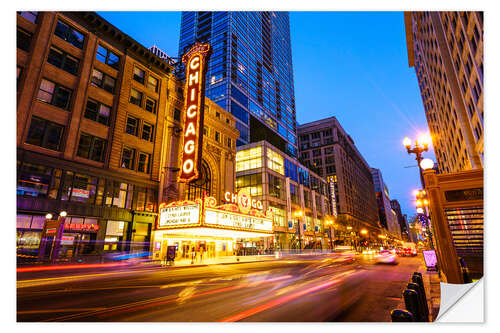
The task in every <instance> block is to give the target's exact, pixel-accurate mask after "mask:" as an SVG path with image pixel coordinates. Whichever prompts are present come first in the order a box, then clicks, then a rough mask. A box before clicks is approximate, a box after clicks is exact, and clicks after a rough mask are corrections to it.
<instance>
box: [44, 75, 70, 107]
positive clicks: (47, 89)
mask: <svg viewBox="0 0 500 333" xmlns="http://www.w3.org/2000/svg"><path fill="white" fill-rule="evenodd" d="M70 99H71V90H70V89H68V88H65V87H63V86H61V85H59V84H56V83H54V82H51V81H49V80H45V79H43V80H42V82H41V83H40V90H39V91H38V100H39V101H42V102H45V103H48V104H52V105H54V106H57V107H59V108H61V109H65V110H67V109H68V107H69V102H70Z"/></svg>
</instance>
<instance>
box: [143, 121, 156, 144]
mask: <svg viewBox="0 0 500 333" xmlns="http://www.w3.org/2000/svg"><path fill="white" fill-rule="evenodd" d="M153 133H154V126H153V125H151V124H148V123H146V122H143V123H142V139H143V140H146V141H150V142H153Z"/></svg>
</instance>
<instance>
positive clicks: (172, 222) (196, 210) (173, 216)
mask: <svg viewBox="0 0 500 333" xmlns="http://www.w3.org/2000/svg"><path fill="white" fill-rule="evenodd" d="M199 219H200V205H199V204H194V205H185V206H172V207H163V208H160V220H159V221H158V228H164V227H172V226H176V227H177V226H180V225H189V224H196V223H199Z"/></svg>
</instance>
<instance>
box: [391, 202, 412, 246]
mask: <svg viewBox="0 0 500 333" xmlns="http://www.w3.org/2000/svg"><path fill="white" fill-rule="evenodd" d="M391 208H392V210H393V211H394V212H395V213H396V217H397V219H398V224H399V228H400V230H401V236H402V237H403V239H406V240H408V239H409V238H408V221H406V214H403V212H402V211H401V205H400V204H399V201H397V200H391Z"/></svg>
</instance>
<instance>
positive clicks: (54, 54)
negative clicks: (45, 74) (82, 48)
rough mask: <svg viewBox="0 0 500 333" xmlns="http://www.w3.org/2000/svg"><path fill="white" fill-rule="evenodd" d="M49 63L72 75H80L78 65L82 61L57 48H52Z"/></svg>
mask: <svg viewBox="0 0 500 333" xmlns="http://www.w3.org/2000/svg"><path fill="white" fill-rule="evenodd" d="M47 62H48V63H49V64H51V65H54V66H56V67H58V68H60V69H62V70H64V71H66V72H68V73H70V74H73V75H76V74H78V65H79V63H80V61H79V60H78V59H77V58H75V57H73V56H71V55H69V54H67V53H66V52H63V51H61V50H59V49H57V48H55V47H51V48H50V51H49V56H48V57H47Z"/></svg>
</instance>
